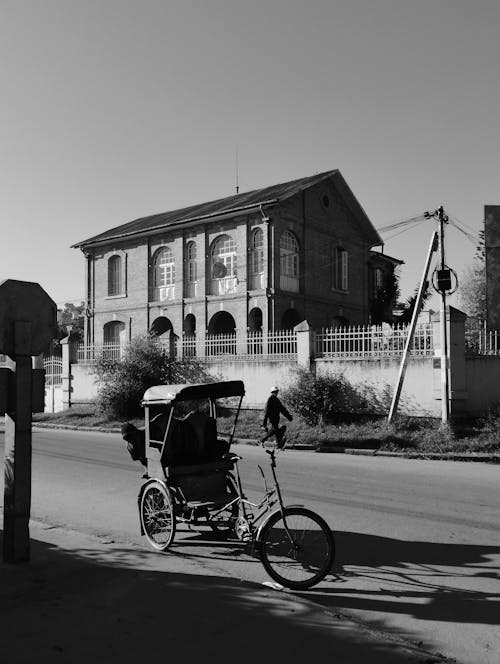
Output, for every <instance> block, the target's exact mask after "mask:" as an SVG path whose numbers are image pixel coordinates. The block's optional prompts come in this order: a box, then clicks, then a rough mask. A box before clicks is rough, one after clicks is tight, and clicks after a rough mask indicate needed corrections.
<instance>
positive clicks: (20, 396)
mask: <svg viewBox="0 0 500 664" xmlns="http://www.w3.org/2000/svg"><path fill="white" fill-rule="evenodd" d="M56 319H57V308H56V305H55V303H54V302H53V300H51V298H50V297H49V296H48V295H47V293H46V292H45V291H44V290H43V288H42V287H41V286H40V285H39V284H36V283H32V282H27V281H16V280H14V279H6V280H5V281H2V282H1V283H0V353H2V354H4V355H6V356H7V357H8V361H7V368H4V369H1V370H0V414H4V415H5V487H4V520H3V523H4V532H3V560H4V561H5V562H7V563H17V562H22V561H26V560H29V557H30V545H29V519H30V510H31V415H32V413H33V412H39V411H43V400H44V391H45V386H44V379H43V376H44V372H43V369H32V366H31V364H32V361H31V357H32V356H34V355H39V354H40V353H42V352H43V351H44V350H46V348H47V346H48V345H49V344H50V342H51V341H52V339H53V338H54V336H55V331H56Z"/></svg>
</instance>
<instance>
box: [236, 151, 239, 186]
mask: <svg viewBox="0 0 500 664" xmlns="http://www.w3.org/2000/svg"><path fill="white" fill-rule="evenodd" d="M236 193H237V194H239V193H240V185H239V182H238V147H237V146H236Z"/></svg>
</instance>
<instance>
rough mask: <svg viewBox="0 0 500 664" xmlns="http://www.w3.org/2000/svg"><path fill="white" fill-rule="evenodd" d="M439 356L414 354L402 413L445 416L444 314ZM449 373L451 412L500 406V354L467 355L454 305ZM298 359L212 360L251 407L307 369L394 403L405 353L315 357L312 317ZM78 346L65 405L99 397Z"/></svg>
mask: <svg viewBox="0 0 500 664" xmlns="http://www.w3.org/2000/svg"><path fill="white" fill-rule="evenodd" d="M432 323H433V325H432V330H433V331H432V334H433V344H434V346H433V347H434V353H435V354H434V356H427V357H418V356H410V357H409V358H408V363H407V369H406V375H405V381H404V387H403V391H402V397H401V401H400V407H399V412H401V413H404V414H408V415H421V416H423V415H426V416H432V417H439V416H440V414H441V401H440V400H441V382H440V381H441V371H440V341H439V316H438V315H434V316H433V320H432ZM447 325H448V331H449V340H450V343H449V357H448V365H449V376H450V391H451V412H452V414H454V415H474V416H475V415H480V414H484V413H486V412H487V411H488V410H489V409H490V408H492V407H495V406H496V405H497V404H500V356H477V357H467V356H466V353H465V343H464V339H465V315H464V314H462V313H461V312H459V311H457V310H455V309H453V308H452V307H450V310H449V313H448V320H447ZM295 330H296V335H297V353H296V357H295V358H292V357H283V358H282V359H278V358H273V359H270V358H266V359H264V358H262V359H259V358H248V359H243V358H239V359H234V358H230V357H228V358H221V359H220V360H214V359H212V360H211V361H210V362H206V364H205V366H206V369H207V370H208V372H209V373H211V374H212V375H213V376H214V378H218V379H220V380H233V379H240V380H243V381H244V383H245V386H246V391H247V394H246V397H245V401H244V404H245V407H247V408H253V407H254V408H261V407H262V406H263V404H264V403H265V400H266V398H267V396H268V394H269V391H270V388H271V387H272V386H273V385H276V384H277V385H279V386H280V387H282V388H284V387H286V386H287V385H289V384H290V383H291V382H292V381H293V379H294V377H295V374H296V371H297V368H298V367H302V368H306V369H307V370H310V371H312V372H316V374H317V375H323V374H326V373H335V374H342V375H344V377H345V378H346V379H347V380H348V381H349V382H351V383H352V384H353V385H357V386H361V387H364V388H369V389H370V390H372V392H373V394H375V395H377V398H378V399H379V400H380V401H381V402H383V403H385V404H387V405H389V403H390V398H391V396H392V393H393V390H394V388H395V385H396V381H397V377H398V373H399V367H400V361H401V358H400V357H397V356H396V357H384V358H378V359H377V358H374V357H363V358H349V359H344V358H338V357H337V358H328V357H315V348H316V343H315V333H314V331H313V330H311V329H310V327H309V325H308V324H307V322H306V321H304V322H303V323H301V324H300V325H298V326H297V327H296V328H295ZM75 349H76V347H73V346H72V344H71V341H70V340H66V344H64V345H63V399H62V401H63V405H64V407H69V406H71V405H72V404H77V403H83V402H89V401H92V400H94V399H95V397H96V393H97V381H96V376H95V373H94V368H93V365H92V364H78V362H77V358H76V350H75Z"/></svg>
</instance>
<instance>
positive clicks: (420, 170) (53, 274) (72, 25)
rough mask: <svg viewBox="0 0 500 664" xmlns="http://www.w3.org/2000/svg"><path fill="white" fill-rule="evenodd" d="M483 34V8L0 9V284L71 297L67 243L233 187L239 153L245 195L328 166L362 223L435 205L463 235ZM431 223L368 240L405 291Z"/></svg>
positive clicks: (248, 4)
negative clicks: (11, 281) (388, 258)
mask: <svg viewBox="0 0 500 664" xmlns="http://www.w3.org/2000/svg"><path fill="white" fill-rule="evenodd" d="M499 33H500V2H498V0H418V2H417V1H415V0H251V1H249V0H204V1H203V0H176V1H174V0H163V1H160V0H78V1H76V0H0V62H1V65H0V91H1V93H0V94H1V97H2V102H1V103H0V155H1V161H0V225H1V235H0V279H1V278H15V279H24V280H28V281H38V282H40V283H41V285H42V286H43V287H44V288H45V289H46V290H47V292H48V293H49V295H51V297H52V298H53V299H54V300H55V301H56V302H58V303H59V304H61V303H63V302H65V301H69V300H71V301H74V300H78V299H80V298H83V296H84V276H83V274H84V270H83V267H84V260H83V255H82V254H81V252H80V251H79V250H76V249H71V248H70V245H71V244H73V243H75V242H78V241H80V240H83V239H85V238H87V237H90V236H92V235H94V234H97V233H100V232H102V231H104V230H106V229H108V228H111V227H114V226H117V225H120V224H122V223H126V222H128V221H131V220H133V219H135V218H137V217H141V216H145V215H148V214H154V213H157V212H162V211H167V210H172V209H175V208H178V207H183V206H187V205H192V204H195V203H199V202H203V201H208V200H212V199H216V198H219V197H222V196H226V195H231V194H233V193H234V192H235V153H236V149H238V161H239V184H240V191H241V192H243V191H248V190H251V189H255V188H259V187H263V186H267V185H271V184H276V183H279V182H285V181H287V180H291V179H295V178H300V177H304V176H308V175H312V174H313V173H317V172H321V171H326V170H330V169H334V168H338V169H340V171H341V172H342V174H343V176H344V177H345V179H346V180H347V182H348V184H349V186H350V187H351V189H352V190H353V192H354V194H355V196H356V197H357V198H358V200H359V201H360V203H361V205H362V206H363V207H364V209H365V211H366V213H367V214H368V216H369V217H370V219H371V220H372V222H373V224H374V225H375V227H378V228H380V227H382V226H385V225H387V224H390V223H391V222H393V221H396V220H400V219H405V218H409V217H412V216H414V215H416V214H420V213H422V212H423V211H424V210H430V209H435V208H436V207H438V206H439V205H440V204H443V205H444V207H445V209H447V210H449V211H450V212H451V213H452V214H453V215H454V216H455V217H456V218H457V219H459V220H460V221H461V222H463V223H465V224H467V225H468V226H469V227H471V228H472V230H473V232H474V233H475V234H476V235H477V233H478V232H479V230H481V228H482V224H483V208H484V205H485V204H500V190H499V183H500V158H499V155H500V132H499V126H500V85H499V72H500V38H499ZM433 227H434V222H432V221H427V222H423V223H421V224H419V225H417V226H416V227H415V228H413V229H410V230H409V231H408V232H405V233H403V234H401V235H397V236H396V237H392V238H390V236H391V233H385V234H384V235H383V237H384V239H387V238H389V239H387V241H386V245H385V251H386V253H388V254H390V255H393V256H396V257H398V258H401V259H403V260H404V261H405V266H404V267H403V269H402V278H401V285H402V291H403V295H408V294H410V292H411V291H412V290H413V289H414V287H415V286H416V285H417V283H418V281H419V278H420V275H421V271H422V267H423V263H424V260H425V254H426V251H427V247H428V244H429V239H430V236H431V232H432V229H433ZM393 234H394V233H392V235H393ZM447 237H448V241H447V262H448V264H449V265H450V266H451V267H454V268H455V269H457V271H459V272H460V271H461V270H463V268H464V266H465V265H467V264H468V263H470V262H472V259H473V255H474V244H473V242H471V241H470V240H468V239H467V238H466V237H465V236H464V235H462V234H460V233H459V232H458V231H457V230H456V229H454V228H450V229H449V231H448V236H447Z"/></svg>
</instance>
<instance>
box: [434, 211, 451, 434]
mask: <svg viewBox="0 0 500 664" xmlns="http://www.w3.org/2000/svg"><path fill="white" fill-rule="evenodd" d="M437 216H438V221H439V247H440V252H441V270H440V273H438V288H439V291H440V293H441V317H440V318H441V321H440V322H441V420H442V421H443V422H448V420H449V419H450V387H449V378H448V328H447V325H446V288H445V286H446V285H447V284H443V283H442V282H443V279H446V272H447V267H446V261H445V255H444V251H445V249H444V225H445V224H446V223H448V217H447V216H446V215H445V213H444V210H443V206H442V205H441V206H440V207H439V208H438V209H437ZM450 286H451V282H450Z"/></svg>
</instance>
